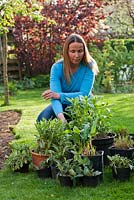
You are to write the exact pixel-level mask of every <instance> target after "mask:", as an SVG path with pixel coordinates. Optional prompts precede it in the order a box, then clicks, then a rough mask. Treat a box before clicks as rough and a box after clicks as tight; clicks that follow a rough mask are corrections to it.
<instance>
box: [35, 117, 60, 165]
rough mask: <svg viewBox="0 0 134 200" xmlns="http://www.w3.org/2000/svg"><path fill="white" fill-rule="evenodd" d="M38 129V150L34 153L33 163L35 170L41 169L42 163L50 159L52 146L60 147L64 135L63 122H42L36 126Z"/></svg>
mask: <svg viewBox="0 0 134 200" xmlns="http://www.w3.org/2000/svg"><path fill="white" fill-rule="evenodd" d="M35 126H36V129H37V134H36V135H35V136H36V143H37V145H36V148H35V149H34V150H33V151H32V161H33V165H34V166H35V168H36V167H37V168H39V166H40V164H41V162H42V161H44V160H46V159H48V158H49V156H50V154H51V150H52V146H53V145H54V144H55V145H58V140H59V138H60V137H61V136H62V135H63V129H64V127H63V124H62V122H61V120H58V119H53V120H48V121H47V120H45V119H44V120H42V121H40V122H37V123H36V124H35Z"/></svg>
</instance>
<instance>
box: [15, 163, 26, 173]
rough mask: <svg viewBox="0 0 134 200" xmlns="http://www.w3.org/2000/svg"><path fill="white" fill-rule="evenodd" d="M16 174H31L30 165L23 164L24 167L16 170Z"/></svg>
mask: <svg viewBox="0 0 134 200" xmlns="http://www.w3.org/2000/svg"><path fill="white" fill-rule="evenodd" d="M15 172H20V173H27V172H29V163H27V164H23V166H22V167H20V168H19V169H17V170H15Z"/></svg>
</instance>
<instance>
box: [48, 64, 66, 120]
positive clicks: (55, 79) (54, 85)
mask: <svg viewBox="0 0 134 200" xmlns="http://www.w3.org/2000/svg"><path fill="white" fill-rule="evenodd" d="M62 73H63V70H62V63H56V64H54V65H53V66H52V68H51V73H50V90H51V91H52V92H53V94H52V95H53V97H52V98H51V102H52V107H53V110H54V113H55V115H56V116H57V118H59V119H61V120H62V121H65V117H64V114H63V107H62V103H61V100H60V92H62V89H61V82H60V79H61V76H62V75H63V74H62Z"/></svg>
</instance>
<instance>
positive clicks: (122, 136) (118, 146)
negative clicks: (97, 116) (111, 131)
mask: <svg viewBox="0 0 134 200" xmlns="http://www.w3.org/2000/svg"><path fill="white" fill-rule="evenodd" d="M115 133H116V137H115V140H114V143H113V145H112V146H111V147H109V155H111V156H113V155H116V154H119V155H120V156H124V157H127V158H129V159H131V158H132V157H133V154H134V140H133V139H132V138H131V137H130V135H129V133H128V130H127V128H118V129H117V130H116V131H115Z"/></svg>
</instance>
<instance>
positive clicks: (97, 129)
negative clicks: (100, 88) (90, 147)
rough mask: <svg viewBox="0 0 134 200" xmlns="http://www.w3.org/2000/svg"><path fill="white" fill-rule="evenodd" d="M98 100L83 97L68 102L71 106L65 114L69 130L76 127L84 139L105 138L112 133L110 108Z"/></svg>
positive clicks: (97, 98) (96, 98)
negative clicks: (68, 120)
mask: <svg viewBox="0 0 134 200" xmlns="http://www.w3.org/2000/svg"><path fill="white" fill-rule="evenodd" d="M100 98H101V97H99V96H92V97H91V98H89V97H88V96H85V97H81V98H75V99H71V100H69V101H70V102H71V105H70V106H69V107H68V108H67V111H68V113H67V114H68V115H69V118H70V122H69V124H70V128H71V127H72V129H74V127H77V130H78V129H79V132H81V135H82V134H83V137H84V138H85V139H86V138H89V137H90V138H91V137H105V136H107V134H109V133H111V132H112V126H111V121H110V120H111V117H112V115H111V110H110V106H109V104H108V103H107V102H103V101H102V100H101V99H100ZM83 129H84V130H83Z"/></svg>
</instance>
